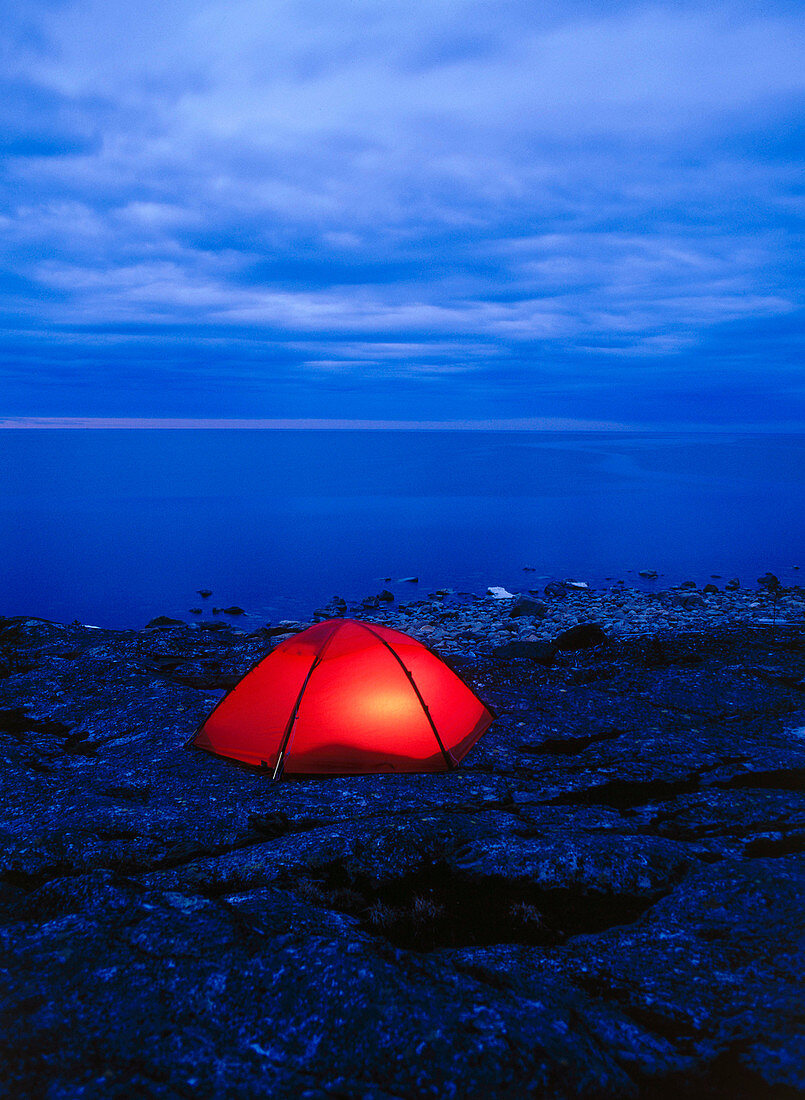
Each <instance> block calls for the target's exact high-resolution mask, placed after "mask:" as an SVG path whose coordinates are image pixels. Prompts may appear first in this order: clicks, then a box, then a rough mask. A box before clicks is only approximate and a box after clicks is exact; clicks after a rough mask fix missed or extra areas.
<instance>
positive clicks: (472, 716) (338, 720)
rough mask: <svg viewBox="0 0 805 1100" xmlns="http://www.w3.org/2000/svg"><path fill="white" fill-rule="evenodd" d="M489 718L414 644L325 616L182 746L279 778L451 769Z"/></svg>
mask: <svg viewBox="0 0 805 1100" xmlns="http://www.w3.org/2000/svg"><path fill="white" fill-rule="evenodd" d="M494 718H495V716H494V714H493V713H492V711H491V710H490V709H489V707H487V706H486V705H485V704H484V703H482V702H481V700H480V699H479V698H478V697H477V695H475V693H474V692H473V691H472V690H471V689H470V688H469V687H468V686H467V685H466V684H465V683H464V681H463V680H461V679H460V678H459V677H458V676H457V675H456V674H455V673H454V672H453V671H452V670H451V669H450V668H448V666H447V665H446V664H445V663H444V661H442V660H441V659H440V658H439V657H437V656H436V654H435V653H433V652H432V651H431V650H429V649H428V648H427V647H426V646H424V645H422V643H421V642H418V641H417V640H416V639H415V638H411V637H409V636H408V635H407V634H402V633H400V632H399V631H397V630H390V629H389V628H388V627H384V626H378V625H376V624H375V623H363V622H357V621H356V620H353V619H328V620H327V621H326V622H323V623H318V624H317V625H316V626H312V627H310V628H309V629H308V630H305V631H304V632H303V633H301V634H297V635H295V636H294V637H292V638H289V639H287V640H286V641H284V642H281V643H280V645H278V646H277V647H276V649H274V650H272V652H271V653H269V654H268V656H267V657H264V658H263V660H262V661H260V663H259V664H257V665H255V666H254V668H252V669H251V671H250V672H248V673H247V674H246V675H245V676H244V677H243V679H242V680H241V681H240V682H239V683H238V684H237V685H236V686H235V687H234V688H232V690H231V691H230V692H229V694H228V695H225V696H224V698H223V699H222V700H221V702H220V703H219V704H218V705H217V706H216V707H215V709H214V710H213V711H212V713H211V714H210V715H209V717H208V718H207V719H206V721H205V722H204V723H203V724H202V725H201V727H200V728H199V730H198V732H197V733H196V735H195V737H194V738H193V739H192V742H191V744H192V745H193V746H194V747H196V748H199V749H204V750H206V751H207V752H213V753H217V754H218V755H220V756H228V757H231V758H232V759H234V760H240V761H242V762H244V763H246V764H253V765H256V766H258V767H259V766H263V767H267V768H270V769H271V770H272V771H273V774H274V778H275V779H279V778H280V776H281V775H282V773H283V771H285V772H288V773H289V774H290V773H293V774H300V775H316V774H328V775H358V774H363V773H367V772H441V771H448V770H449V769H450V768H453V767H455V766H456V765H457V764H458V763H459V762H460V761H461V760H462V759H463V757H464V756H466V754H467V753H468V752H469V750H470V749H471V748H472V746H473V745H474V744H475V742H476V741H477V740H478V738H479V737H481V736H482V734H483V733H484V732H485V731H486V730H487V729H488V728H489V726H490V725H491V724H492V722H493V721H494Z"/></svg>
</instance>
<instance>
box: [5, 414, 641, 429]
mask: <svg viewBox="0 0 805 1100" xmlns="http://www.w3.org/2000/svg"><path fill="white" fill-rule="evenodd" d="M0 428H22V429H36V428H86V429H103V428H116V429H130V430H136V429H143V428H146V429H149V428H155V429H219V430H228V429H235V430H238V429H249V430H258V431H260V430H266V431H272V430H273V431H277V430H280V431H281V430H289V431H293V430H305V429H309V430H316V429H326V430H360V431H383V430H394V429H403V430H417V429H419V430H424V431H439V430H452V431H483V430H500V431H572V430H577V431H584V430H588V431H632V430H639V429H636V427H635V425H631V424H620V423H617V422H616V421H609V420H573V419H570V418H562V417H509V418H505V417H504V418H500V419H487V420H469V419H462V420H371V419H358V418H355V419H350V418H345V417H341V418H337V417H333V418H327V417H298V418H294V417H284V418H280V417H276V418H263V417H157V416H153V417H152V416H5V417H3V416H0Z"/></svg>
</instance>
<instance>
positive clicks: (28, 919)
mask: <svg viewBox="0 0 805 1100" xmlns="http://www.w3.org/2000/svg"><path fill="white" fill-rule="evenodd" d="M576 598H577V597H576V596H574V595H573V594H569V595H567V596H566V598H565V599H563V600H562V601H561V604H562V606H563V607H565V606H567V607H570V606H571V604H572V601H573V600H574V599H576ZM578 598H580V599H581V598H583V599H584V600H586V601H591V600H593V599H595V597H594V596H591V595H589V594H585V595H583V597H578ZM486 603H487V604H490V603H495V601H488V600H487V601H486ZM669 604H670V601H669ZM425 612H427V615H428V616H429V618H428V619H427V620H424V619H423V621H426V622H427V623H432V622H433V621H434V620H435V618H436V611H435V609H434V607H431V606H430V605H427V606H426V607H424V608H423V614H424V613H425ZM375 613H376V615H377V621H381V622H384V623H386V624H387V625H396V626H399V627H401V628H402V629H406V618H407V617H410V610H408V609H404V608H400V609H397V610H390V609H389V608H388V607H384V608H379V609H377V611H376V612H375V611H373V612H372V614H373V615H374V614H375ZM596 613H597V612H596ZM449 614H453V612H452V611H450V612H449ZM489 614H492V613H490V612H488V611H486V610H485V609H484V608H483V607H479V608H478V616H479V618H478V621H477V622H476V623H474V624H472V627H471V629H470V628H469V627H468V625H467V623H461V624H459V627H457V628H456V631H455V633H454V634H453V635H452V636H451V637H450V639H449V649H448V650H446V652H449V653H450V654H451V658H450V659H451V660H453V662H454V663H455V665H456V667H457V668H459V669H460V671H461V674H462V675H463V676H465V677H466V678H467V679H468V680H469V681H470V682H471V683H472V685H473V687H474V688H475V689H476V690H477V691H478V692H479V693H480V694H481V695H482V697H483V698H485V699H486V700H488V701H489V702H490V703H491V704H492V705H493V706H494V707H495V709H496V711H497V713H498V714H499V718H498V720H497V722H496V723H495V724H494V726H493V727H492V728H491V729H490V731H489V732H488V733H487V734H486V735H485V736H484V737H483V738H482V739H481V741H480V742H479V743H478V744H477V746H476V747H475V748H474V749H473V751H472V752H471V753H470V755H469V756H468V757H467V759H466V760H465V761H464V763H463V765H462V767H461V768H459V769H457V770H455V771H453V772H451V773H448V774H446V775H441V776H427V775H398V776H395V775H384V776H364V777H354V778H345V779H328V780H321V779H316V780H304V779H301V780H294V781H291V782H286V783H282V784H272V783H271V782H270V780H269V778H268V777H267V776H266V775H265V774H261V773H260V772H255V771H250V770H248V769H244V768H240V767H237V766H235V765H233V764H231V763H229V762H227V761H225V760H222V759H219V758H215V757H212V756H209V755H207V754H201V753H196V752H192V751H190V750H188V749H187V748H186V744H187V742H188V739H189V738H190V736H191V734H192V733H193V731H194V729H195V728H196V727H197V725H198V724H199V723H200V722H201V721H202V720H203V718H204V717H205V715H206V714H208V713H209V711H210V710H211V709H212V707H213V706H214V705H215V703H216V702H217V701H218V699H220V698H221V694H222V690H223V689H224V688H225V687H226V686H227V685H228V684H229V683H232V682H234V681H235V680H236V679H237V677H238V676H241V675H243V674H244V673H245V672H246V671H247V669H248V668H249V667H251V665H253V664H254V662H255V661H256V660H258V659H259V658H260V656H261V655H262V654H263V653H265V652H266V651H267V650H268V649H269V648H270V647H271V646H272V645H274V644H276V639H274V638H269V637H267V636H266V634H265V633H264V632H262V631H258V632H256V633H255V634H253V635H247V634H245V633H243V632H237V631H234V630H232V629H230V628H228V627H226V628H224V629H222V630H216V631H207V630H204V631H201V630H192V629H188V628H187V627H184V626H182V627H179V626H175V625H171V624H168V625H167V626H164V627H156V628H151V629H148V630H143V631H120V632H115V631H107V630H91V629H89V628H85V627H80V626H77V625H73V626H62V625H59V624H52V623H44V622H42V621H41V620H33V619H28V620H25V619H7V620H2V619H0V664H2V669H3V673H4V674H3V675H2V676H0V748H1V749H2V752H3V756H4V767H3V769H2V773H1V774H0V797H1V798H2V806H3V812H2V818H0V838H2V846H0V952H1V953H2V962H1V963H0V970H2V983H3V996H2V1001H3V1010H4V1016H3V1030H2V1033H0V1050H2V1055H1V1056H0V1057H2V1065H3V1070H4V1072H3V1078H2V1085H0V1095H8V1096H9V1097H17V1096H46V1097H48V1100H60V1098H65V1100H66V1098H68V1097H69V1098H73V1097H77V1096H82V1097H108V1096H118V1097H129V1096H132V1095H136V1096H144V1097H151V1096H153V1097H177V1096H182V1097H188V1096H193V1097H196V1096H199V1097H219V1096H244V1097H255V1098H256V1097H261V1098H262V1097H265V1096H267V1095H270V1096H277V1097H286V1096H287V1097H301V1096H305V1097H336V1096H337V1097H352V1096H360V1097H367V1098H377V1100H385V1098H402V1097H413V1096H417V1097H418V1096H433V1097H439V1098H441V1097H444V1096H454V1097H468V1098H469V1097H477V1096H500V1097H511V1096H546V1097H590V1098H593V1097H595V1098H598V1097H607V1096H609V1097H613V1098H615V1097H644V1096H645V1097H661V1098H664V1097H671V1096H675V1095H677V1094H684V1093H687V1094H688V1095H690V1096H693V1097H716V1096H730V1097H743V1098H747V1100H748V1098H754V1097H789V1096H796V1095H801V1094H802V1092H803V1090H805V1049H803V1042H802V1034H803V1029H802V1008H801V1006H802V1004H803V1003H805V989H803V978H802V975H803V973H805V943H804V942H803V928H804V927H805V925H804V924H803V920H802V897H803V896H805V738H803V733H804V732H805V700H803V693H802V690H801V688H800V687H799V686H798V684H799V683H800V682H801V680H802V677H803V673H804V672H805V648H803V637H802V633H801V632H800V631H799V630H798V629H796V628H793V627H791V628H781V627H779V626H776V627H774V626H770V627H763V628H759V627H757V626H749V625H747V624H746V623H745V622H743V621H741V622H734V623H732V624H731V625H730V624H727V626H724V625H723V624H722V625H721V626H719V629H718V630H717V631H714V632H712V633H710V634H706V633H702V631H701V630H699V631H696V632H694V633H691V634H685V633H684V632H681V633H677V634H674V635H671V634H668V633H667V632H666V633H665V634H664V635H663V636H662V638H659V637H654V638H649V639H646V638H623V639H618V638H614V637H611V636H609V629H610V628H609V626H607V633H608V637H607V640H606V642H605V643H602V644H600V645H597V646H596V647H595V648H594V649H585V650H580V651H571V652H567V653H562V652H560V653H559V654H558V655H557V656H556V660H555V661H553V662H552V663H551V664H550V665H545V666H543V665H540V664H539V663H537V662H535V661H534V660H533V658H529V657H528V656H525V657H523V656H519V655H518V653H517V652H515V651H516V650H517V645H525V643H526V642H527V638H523V639H522V640H520V641H518V642H517V645H515V646H513V647H512V650H511V653H510V654H509V655H507V654H502V653H500V652H498V654H497V655H495V650H496V649H497V650H498V651H499V650H500V648H501V631H504V630H505V629H506V625H505V620H508V621H509V622H511V618H510V616H509V611H508V607H506V608H503V609H501V610H500V611H499V612H496V614H498V618H497V619H489V620H488V621H487V619H486V618H484V616H487V615H489ZM394 616H397V617H396V618H395V617H394ZM445 621H448V620H445ZM449 621H450V622H452V621H453V620H449ZM602 621H605V620H602ZM571 625H573V624H572V622H571V623H568V622H566V621H565V622H563V623H560V624H558V626H563V627H568V626H571ZM423 629H431V627H430V626H426V627H425V628H423ZM548 630H550V631H553V634H554V635H555V634H557V633H558V632H559V631H558V627H557V623H555V622H553V623H549V624H547V625H546V627H545V631H546V632H547V631H548ZM445 637H446V635H445ZM462 637H464V639H465V640H464V641H463V642H462V640H461V639H462ZM515 640H516V639H515ZM543 644H546V643H545V641H544V640H543V639H542V638H537V639H536V640H534V641H532V642H529V643H528V645H525V648H526V649H527V648H528V646H529V645H543ZM438 645H439V643H438V642H437V643H435V648H437V650H438Z"/></svg>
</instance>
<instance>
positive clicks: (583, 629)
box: [554, 623, 607, 650]
mask: <svg viewBox="0 0 805 1100" xmlns="http://www.w3.org/2000/svg"><path fill="white" fill-rule="evenodd" d="M606 640H607V636H606V634H605V633H604V630H603V628H602V627H601V625H600V624H599V623H577V624H576V626H571V627H570V628H569V629H568V630H563V631H562V633H561V634H558V635H557V636H556V638H555V639H554V644H555V645H556V647H557V648H558V649H563V650H574V649H590V648H592V647H593V646H597V645H601V644H602V642H605V641H606Z"/></svg>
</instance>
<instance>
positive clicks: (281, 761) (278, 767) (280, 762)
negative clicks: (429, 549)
mask: <svg viewBox="0 0 805 1100" xmlns="http://www.w3.org/2000/svg"><path fill="white" fill-rule="evenodd" d="M332 621H333V622H336V623H337V624H338V625H337V626H336V627H335V629H334V630H333V632H332V633H331V634H330V636H329V637H328V638H327V639H326V641H325V642H324V644H323V645H322V647H321V649H320V650H319V652H318V653H317V654H316V656H315V658H314V659H313V664H312V665H311V666H310V668H309V669H308V670H307V676H305V679H304V682H303V684H302V686H301V687H300V689H299V694H298V695H297V697H296V702H295V703H294V708H293V710H292V711H291V716H290V718H289V719H288V725H287V726H286V727H285V733H284V734H283V737H282V745H281V746H280V751H279V752H278V754H277V762H276V764H275V765H274V771H273V774H272V776H271V779H272V781H273V782H274V783H277V782H279V780H280V779H281V778H282V770H283V768H284V767H285V754H286V753H287V751H288V745H289V744H290V741H291V733H292V732H293V727H294V723H295V722H296V716H297V715H298V713H299V707H300V706H301V704H302V696H303V695H304V694H305V688H306V687H307V685H308V680H309V679H310V677H311V676H312V675H313V669H314V668H315V667H316V665H318V664H319V662H320V661H321V659H322V657H323V656H324V651H325V650H326V649H327V646H328V645H329V644H330V642H331V641H332V640H333V638H334V637H335V635H336V634H337V632H338V629H339V627H340V626H341V625H342V624H343V620H342V619H341V620H338V619H334V620H332Z"/></svg>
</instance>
